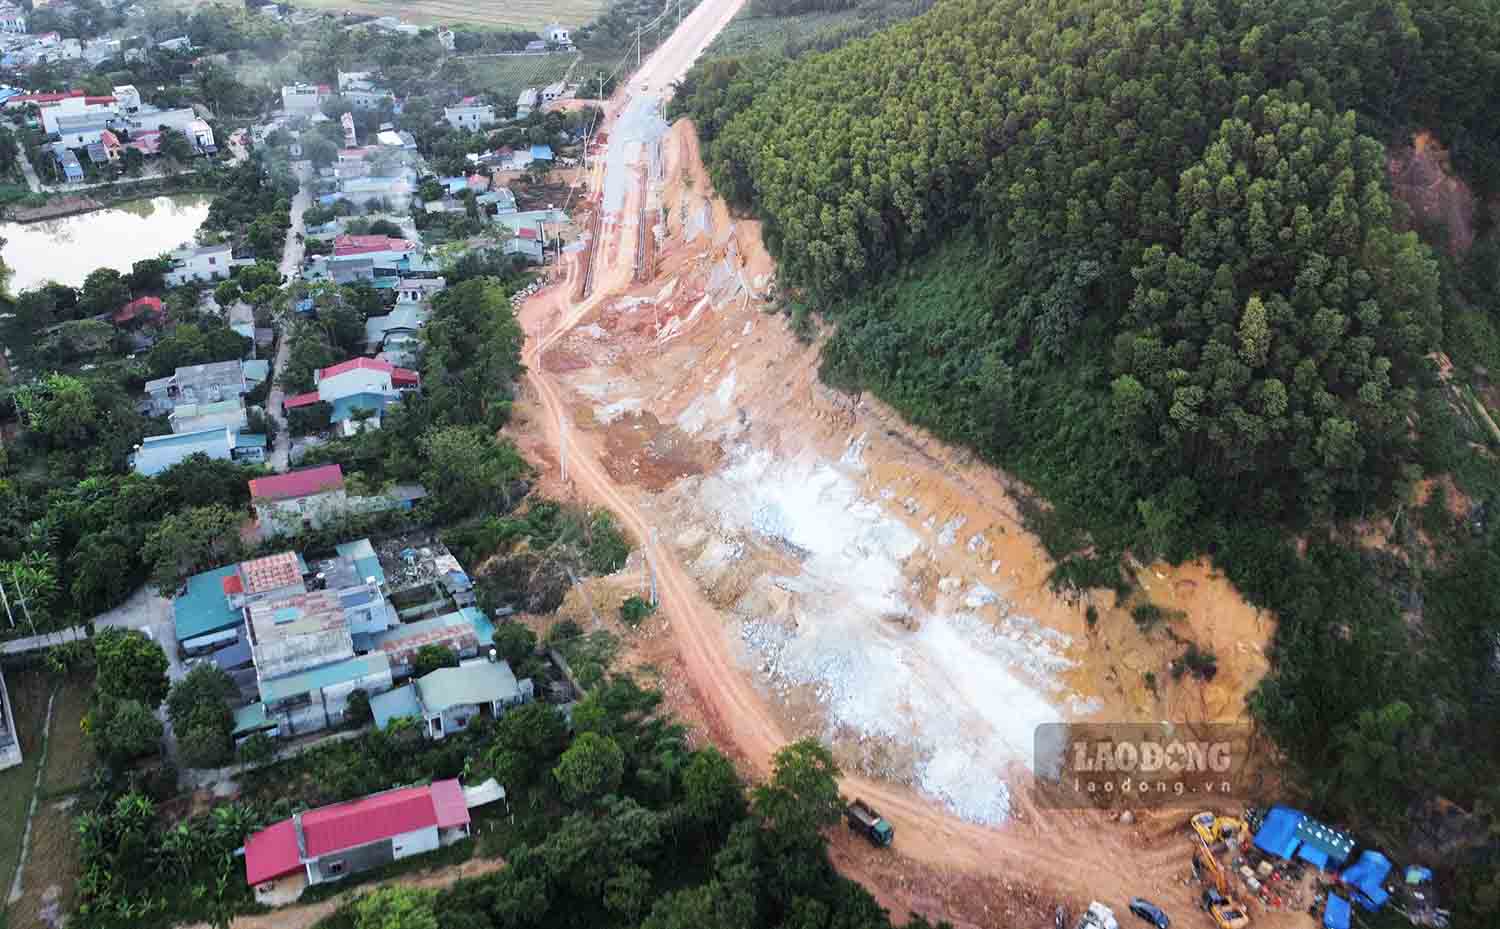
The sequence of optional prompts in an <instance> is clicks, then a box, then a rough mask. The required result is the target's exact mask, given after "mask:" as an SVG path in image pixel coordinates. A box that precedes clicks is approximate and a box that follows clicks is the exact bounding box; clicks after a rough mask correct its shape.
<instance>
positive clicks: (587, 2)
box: [294, 0, 605, 29]
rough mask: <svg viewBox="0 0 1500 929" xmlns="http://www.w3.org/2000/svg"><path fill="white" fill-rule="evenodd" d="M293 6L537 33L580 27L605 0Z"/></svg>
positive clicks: (347, 0)
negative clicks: (545, 29)
mask: <svg viewBox="0 0 1500 929" xmlns="http://www.w3.org/2000/svg"><path fill="white" fill-rule="evenodd" d="M294 5H295V6H303V7H309V8H313V9H322V10H331V11H335V12H336V11H340V10H349V11H352V12H355V13H369V14H371V15H374V16H399V17H401V18H402V19H404V20H406V21H407V22H410V23H415V24H417V25H419V26H433V25H438V24H445V25H451V24H453V23H472V24H474V25H476V26H490V27H493V28H496V29H540V28H542V27H544V26H546V25H547V24H548V23H553V22H559V23H562V24H563V25H565V26H575V27H576V26H582V25H583V24H584V23H587V22H589V21H590V20H592V19H593V18H594V17H595V16H596V15H597V14H598V13H600V12H601V11H602V10H603V9H604V7H605V2H604V0H545V2H544V0H510V2H508V3H503V4H500V3H496V4H477V3H466V2H462V0H416V2H400V0H297V2H296V3H295V4H294Z"/></svg>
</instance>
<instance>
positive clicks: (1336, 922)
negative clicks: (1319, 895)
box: [1323, 894, 1349, 929]
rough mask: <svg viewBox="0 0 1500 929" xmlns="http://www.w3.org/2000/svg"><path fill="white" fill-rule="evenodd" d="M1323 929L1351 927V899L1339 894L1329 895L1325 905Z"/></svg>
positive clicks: (1347, 928)
mask: <svg viewBox="0 0 1500 929" xmlns="http://www.w3.org/2000/svg"><path fill="white" fill-rule="evenodd" d="M1323 929H1349V901H1348V900H1345V899H1344V898H1343V897H1340V896H1339V895H1338V894H1329V895H1328V905H1327V906H1325V907H1323Z"/></svg>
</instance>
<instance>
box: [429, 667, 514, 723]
mask: <svg viewBox="0 0 1500 929" xmlns="http://www.w3.org/2000/svg"><path fill="white" fill-rule="evenodd" d="M520 695H521V688H520V687H519V686H518V685H517V684H516V676H515V674H513V673H511V670H510V665H508V664H506V663H505V662H503V661H485V660H482V659H481V660H479V661H472V662H467V663H465V664H463V665H460V666H459V667H457V668H439V669H438V670H436V671H433V672H431V673H430V674H428V675H426V676H425V677H420V678H418V679H417V696H418V698H419V699H421V701H422V706H424V707H425V708H426V709H427V710H428V711H429V712H432V713H441V712H443V711H444V710H448V709H451V708H452V707H455V706H464V705H468V704H478V703H491V702H493V701H496V700H515V699H517V698H518V697H520Z"/></svg>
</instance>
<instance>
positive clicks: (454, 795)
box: [432, 780, 469, 829]
mask: <svg viewBox="0 0 1500 929" xmlns="http://www.w3.org/2000/svg"><path fill="white" fill-rule="evenodd" d="M432 808H433V812H435V813H436V814H437V827H438V828H439V829H451V828H453V827H454V826H464V825H467V824H468V822H469V804H468V803H467V802H466V801H465V800H464V789H463V786H462V785H460V784H459V783H458V781H457V780H447V781H438V782H436V783H434V784H433V785H432Z"/></svg>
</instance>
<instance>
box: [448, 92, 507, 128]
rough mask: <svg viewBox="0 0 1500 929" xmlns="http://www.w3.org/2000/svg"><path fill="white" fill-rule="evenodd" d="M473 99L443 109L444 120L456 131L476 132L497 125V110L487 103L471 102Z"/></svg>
mask: <svg viewBox="0 0 1500 929" xmlns="http://www.w3.org/2000/svg"><path fill="white" fill-rule="evenodd" d="M471 101H472V98H469V99H467V100H465V101H464V102H462V103H460V104H459V105H458V106H445V107H443V119H445V120H447V121H448V125H450V126H452V127H453V128H454V129H458V130H460V131H466V132H476V131H478V130H480V129H483V128H485V127H486V126H493V125H494V124H495V108H494V107H493V106H490V105H489V104H487V103H474V102H471Z"/></svg>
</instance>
